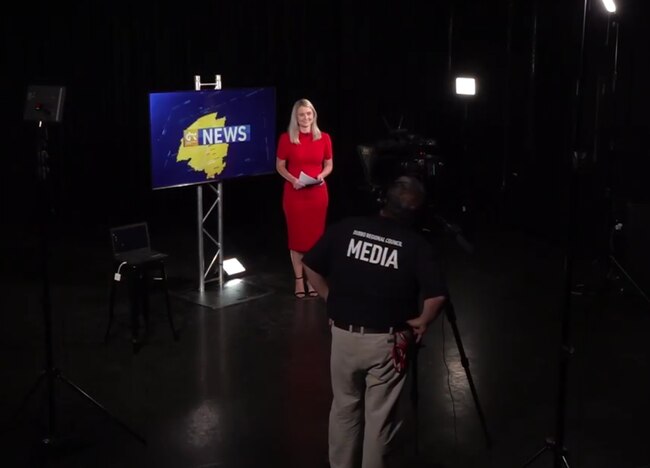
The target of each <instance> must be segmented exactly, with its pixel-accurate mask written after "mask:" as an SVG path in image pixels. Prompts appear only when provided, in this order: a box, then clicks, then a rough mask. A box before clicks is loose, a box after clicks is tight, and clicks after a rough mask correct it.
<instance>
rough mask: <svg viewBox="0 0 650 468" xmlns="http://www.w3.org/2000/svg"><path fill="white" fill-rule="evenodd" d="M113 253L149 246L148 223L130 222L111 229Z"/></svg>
mask: <svg viewBox="0 0 650 468" xmlns="http://www.w3.org/2000/svg"><path fill="white" fill-rule="evenodd" d="M111 242H112V244H113V253H114V254H122V253H126V252H130V251H132V250H138V249H148V248H149V230H148V229H147V223H138V224H130V225H128V226H120V227H116V228H113V229H111Z"/></svg>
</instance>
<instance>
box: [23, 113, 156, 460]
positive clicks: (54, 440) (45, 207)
mask: <svg viewBox="0 0 650 468" xmlns="http://www.w3.org/2000/svg"><path fill="white" fill-rule="evenodd" d="M37 140H38V143H37V155H38V167H37V170H38V174H37V175H38V182H39V192H40V193H39V195H40V198H41V200H42V206H41V210H42V212H41V213H40V237H41V239H40V241H41V265H40V267H41V282H42V309H43V323H44V328H45V333H44V334H45V368H44V369H43V371H42V372H41V374H40V376H39V377H38V379H37V380H36V382H35V383H34V385H33V386H32V388H31V389H30V390H29V392H28V393H27V394H26V395H25V397H24V399H23V401H22V403H21V405H20V406H19V408H18V410H17V412H16V414H15V416H14V418H13V419H14V421H15V420H17V419H18V417H19V415H20V414H21V413H22V412H23V410H24V409H25V407H26V405H27V403H28V402H29V400H30V399H31V397H32V396H33V395H34V394H35V393H36V391H37V390H38V389H39V388H40V386H41V385H42V384H43V383H45V385H46V391H47V402H46V403H47V416H48V427H47V434H46V435H45V437H43V439H42V443H43V445H44V447H45V448H47V449H52V450H56V449H59V448H62V445H63V442H62V440H63V439H62V438H59V434H58V431H57V401H56V396H55V382H57V381H61V382H63V383H64V384H66V385H67V386H68V387H70V388H72V389H73V390H74V391H75V392H76V393H78V394H79V395H81V396H82V397H83V398H85V399H86V400H88V401H89V402H90V403H92V404H93V405H94V406H95V407H96V408H98V409H99V410H101V411H102V412H103V413H104V414H105V415H106V416H108V417H109V418H110V419H111V421H113V422H114V423H116V424H117V425H118V426H120V427H121V428H122V429H124V430H125V431H126V432H128V433H129V434H131V435H132V436H133V437H135V438H136V439H137V440H138V441H139V442H141V443H142V444H144V445H146V440H145V439H144V437H142V436H141V435H140V434H138V433H137V432H135V431H134V430H132V429H131V428H130V427H129V426H127V425H126V424H125V423H124V422H122V421H121V420H119V419H118V418H116V417H115V416H113V415H112V414H111V413H110V412H109V411H108V410H107V409H106V408H105V407H104V406H103V405H102V404H101V403H99V402H98V401H97V400H96V399H94V398H93V397H92V396H90V395H89V394H88V393H87V392H86V391H85V390H83V389H82V388H81V387H80V386H79V385H77V384H75V383H74V382H73V381H71V380H70V379H68V378H67V377H66V376H65V374H63V372H62V371H61V370H60V369H59V368H58V367H57V366H56V364H55V362H54V357H53V354H54V353H53V336H52V335H53V334H52V301H51V298H50V278H49V272H48V270H49V256H50V247H49V235H50V232H49V231H50V229H49V225H50V222H51V216H52V211H53V210H52V207H51V206H50V203H49V200H51V193H50V192H51V183H52V182H51V180H50V166H49V159H50V156H49V154H48V133H47V127H46V126H45V123H43V122H39V128H38V138H37Z"/></svg>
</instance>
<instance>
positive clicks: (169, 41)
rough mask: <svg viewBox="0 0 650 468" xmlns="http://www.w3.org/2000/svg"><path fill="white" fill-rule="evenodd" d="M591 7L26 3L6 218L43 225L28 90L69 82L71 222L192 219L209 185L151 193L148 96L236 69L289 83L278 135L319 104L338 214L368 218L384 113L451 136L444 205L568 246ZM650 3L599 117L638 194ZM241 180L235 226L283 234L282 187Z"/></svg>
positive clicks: (243, 75) (11, 36) (59, 186)
mask: <svg viewBox="0 0 650 468" xmlns="http://www.w3.org/2000/svg"><path fill="white" fill-rule="evenodd" d="M590 3H591V5H590V21H592V23H593V26H591V27H590V28H589V30H588V32H589V38H588V45H587V48H586V50H587V60H586V62H587V65H586V68H585V74H587V73H592V72H593V70H594V69H600V68H601V66H602V64H601V57H600V56H601V55H603V54H606V53H607V50H605V49H606V48H604V47H601V46H598V45H594V44H598V41H602V35H603V31H604V30H603V27H604V26H603V24H606V23H607V19H606V18H605V17H603V15H602V14H600V11H599V10H597V7H600V2H595V1H591V2H590ZM582 6H583V2H582V1H580V0H575V1H572V2H546V1H541V0H538V1H534V0H529V1H514V0H511V1H509V0H500V1H495V2H483V1H478V0H473V1H470V0H455V1H452V0H444V1H437V2H399V3H397V4H393V5H388V6H386V7H380V6H379V5H378V4H377V3H376V2H370V1H358V2H347V1H342V0H341V1H314V2H295V1H288V0H279V1H275V2H258V1H253V0H242V1H238V2H223V1H216V2H209V3H207V2H206V3H205V4H199V5H193V6H192V8H191V12H189V13H188V12H186V11H185V9H181V8H180V7H179V6H178V5H172V4H168V5H155V6H151V7H149V8H145V7H142V6H131V7H130V8H129V9H126V8H124V7H122V6H118V5H116V4H111V3H109V4H106V3H104V4H98V5H92V6H91V5H90V4H87V3H81V2H73V4H72V5H68V6H63V5H58V4H57V5H54V4H52V3H47V4H44V5H39V6H38V7H35V6H32V5H22V6H18V8H19V9H20V8H22V11H18V12H17V13H14V14H12V15H4V16H3V18H2V34H3V36H2V37H3V38H2V61H3V67H2V68H3V70H11V72H10V73H5V74H4V76H3V77H2V82H3V86H2V107H3V111H2V128H3V130H4V132H5V141H6V142H8V145H7V146H6V147H5V148H6V149H5V151H3V153H4V155H3V166H4V171H3V174H2V192H1V196H2V209H3V212H4V213H6V214H7V217H8V219H17V220H21V219H22V220H25V219H29V218H30V216H31V215H30V214H29V213H30V212H31V211H30V209H29V207H30V203H32V202H30V199H31V200H33V199H34V196H35V195H34V194H35V191H34V189H33V188H34V185H35V177H34V167H33V166H34V164H35V163H34V156H33V145H32V144H31V141H32V140H33V133H34V129H33V126H30V125H29V124H27V123H25V122H22V111H23V106H24V95H25V89H26V86H27V85H28V84H53V85H65V86H66V87H67V98H66V103H65V118H64V123H63V124H62V125H60V126H57V127H52V129H51V140H52V155H53V157H52V159H53V169H54V170H55V173H56V182H55V186H56V187H55V196H54V199H55V200H56V204H57V205H58V210H59V212H60V214H61V216H62V217H65V218H66V219H69V220H71V221H75V220H89V221H91V223H93V224H96V225H99V226H102V227H104V226H107V225H111V224H116V223H120V222H125V221H130V220H132V219H138V218H148V217H162V216H167V217H169V216H174V217H176V218H178V219H179V220H180V221H181V222H183V223H189V224H191V223H192V219H193V216H194V205H193V204H194V192H193V190H191V189H172V190H165V191H157V192H152V191H151V190H150V189H149V166H148V164H149V161H148V158H149V143H148V130H149V129H148V114H147V113H148V101H147V99H148V97H147V93H148V92H151V91H170V90H185V89H192V88H193V76H194V75H196V74H200V75H202V76H203V78H204V79H210V78H211V77H212V76H213V75H214V74H215V73H220V74H222V76H223V82H224V86H226V87H230V86H231V87H246V86H275V87H276V90H277V128H278V130H281V129H283V128H284V127H285V126H286V124H287V120H288V116H289V111H290V108H291V105H292V103H293V102H294V101H295V100H296V99H298V98H300V97H308V98H309V99H311V100H312V101H313V102H314V103H315V105H316V107H317V109H318V112H319V122H320V124H321V127H322V128H323V129H325V130H326V131H329V132H330V133H331V134H332V136H333V139H334V145H335V155H336V159H335V172H334V174H333V175H332V177H331V182H330V187H331V217H332V218H338V217H340V216H343V215H345V214H348V213H349V212H354V211H358V210H362V209H364V205H362V204H360V203H357V200H358V199H359V198H360V197H362V195H361V191H360V187H362V186H363V185H364V181H363V172H362V170H361V166H360V164H359V161H358V159H357V155H356V153H355V146H356V145H357V144H359V143H361V142H372V141H375V140H377V139H380V138H383V137H385V135H386V127H385V123H384V121H386V122H388V123H389V124H390V125H397V123H398V122H399V121H400V119H401V120H402V122H403V126H405V127H407V128H408V129H409V130H411V131H412V132H415V133H417V134H421V135H425V136H429V137H432V138H435V139H436V140H437V141H438V144H439V149H440V153H441V154H443V155H444V157H445V159H446V161H447V162H448V165H449V167H450V168H453V171H450V172H449V174H450V175H449V180H447V181H445V183H444V184H443V186H444V187H445V190H446V192H445V191H443V192H442V193H441V194H439V196H442V197H448V198H449V199H450V200H462V202H464V203H467V204H468V205H469V206H470V207H471V208H472V210H473V212H474V214H475V216H476V218H480V219H490V220H503V221H508V222H510V223H512V224H513V225H514V226H518V227H523V228H526V229H530V230H532V231H535V232H538V233H541V234H544V235H551V236H553V235H554V233H553V231H554V230H555V231H557V230H558V229H557V227H556V226H557V224H556V223H555V219H556V218H558V217H561V213H562V209H563V203H564V200H565V185H564V184H565V181H564V167H565V165H564V163H565V161H566V155H567V151H568V150H569V148H570V146H571V139H572V138H571V136H572V133H571V132H572V122H573V119H574V109H575V108H574V107H573V106H574V101H573V99H572V89H573V86H574V82H575V77H576V74H577V71H578V67H577V64H578V57H579V54H578V52H579V43H580V26H581V14H582ZM646 10H647V6H645V5H643V2H642V1H640V0H635V1H630V2H626V5H625V7H621V14H620V22H621V24H622V26H621V35H620V49H619V74H618V84H617V90H616V94H615V95H612V94H607V96H605V97H604V98H603V100H604V101H607V102H606V103H605V104H603V107H601V109H602V108H607V109H611V113H610V114H609V115H611V117H607V118H605V117H604V116H602V115H601V118H602V119H603V120H602V122H600V123H599V124H598V125H599V126H600V127H605V126H606V127H607V138H608V139H612V141H613V142H610V141H609V140H608V142H607V144H606V145H604V146H603V145H601V153H603V154H604V153H605V150H604V149H602V148H604V147H607V148H610V147H611V148H612V149H613V150H614V152H615V153H616V158H615V159H614V160H613V157H612V158H610V159H609V160H608V164H612V165H614V166H616V169H615V173H616V181H617V184H618V185H619V186H620V187H621V190H620V192H623V190H622V188H623V187H624V188H625V189H626V190H627V191H628V192H627V193H625V194H624V195H623V193H621V196H624V197H632V196H633V197H636V198H643V197H644V196H646V194H647V192H646V191H645V190H646V189H645V186H646V185H645V184H643V183H642V182H640V181H639V177H638V176H639V173H640V172H641V171H642V170H644V169H647V163H645V162H639V160H640V158H639V154H640V153H642V152H643V151H645V150H644V145H643V140H642V135H644V134H647V125H648V124H647V119H645V116H644V110H645V108H646V107H645V105H646V104H647V100H648V92H647V91H646V90H645V89H644V76H645V74H646V72H647V60H646V56H647V54H646V51H647V46H645V45H643V46H642V45H641V44H642V39H643V38H647V33H646V31H645V29H644V28H643V22H642V20H641V18H647V17H648V16H647V11H646ZM450 39H451V41H450ZM594 41H595V42H594ZM647 42H648V41H646V43H647ZM595 63H598V64H599V65H598V66H596V65H595ZM466 72H469V73H474V74H476V75H477V77H478V79H479V94H478V96H476V98H475V99H473V100H472V101H471V102H470V103H469V104H468V108H467V120H466V121H463V116H464V107H463V103H462V102H461V101H459V100H458V99H457V98H456V97H455V96H454V95H453V93H452V92H451V90H452V87H451V81H452V78H453V77H454V76H455V75H456V74H457V73H466ZM590 76H593V74H592V75H590ZM587 81H588V82H586V84H585V94H584V102H583V103H582V104H581V105H583V106H585V112H586V113H588V114H589V115H590V117H588V118H584V122H583V123H584V124H585V128H584V129H583V130H581V132H580V133H581V137H582V138H584V139H585V140H586V141H592V142H593V141H594V139H593V138H592V136H593V133H594V128H592V127H589V125H587V124H586V123H587V122H592V123H593V122H594V121H595V120H594V118H593V117H592V114H593V101H594V95H595V94H594V93H595V90H596V89H597V86H596V84H594V81H593V80H592V81H589V80H587ZM590 106H591V107H590ZM600 137H602V138H605V137H604V136H602V134H601V136H600ZM464 143H466V144H467V152H466V153H465V154H464V155H463V154H461V153H462V151H461V148H462V147H463V144H464ZM586 146H588V145H586ZM588 149H590V148H588ZM607 153H608V154H609V151H607ZM602 159H603V160H605V159H606V158H605V156H603V157H602ZM641 159H642V158H641ZM598 161H599V163H598V164H600V159H599V160H598ZM644 161H647V158H645V159H644ZM602 164H605V163H602ZM594 167H597V169H592V172H593V173H594V174H597V175H588V176H586V178H587V179H588V180H587V181H586V182H585V183H584V184H583V186H588V187H591V188H590V189H589V190H587V192H588V195H589V196H592V195H594V194H595V196H600V195H601V194H602V185H603V184H604V182H603V177H604V176H603V171H604V169H602V165H594ZM608 171H609V169H608ZM590 174H591V173H590ZM225 185H226V189H227V192H226V193H227V201H228V203H227V204H226V206H227V215H228V216H230V217H232V218H233V219H239V218H238V217H239V216H240V214H241V213H240V212H242V211H245V212H246V213H247V215H248V217H249V218H250V219H252V222H254V223H261V224H269V225H270V226H272V227H273V226H281V211H280V208H279V200H280V188H281V183H280V181H279V178H278V177H276V176H264V177H260V178H256V180H237V181H228V182H227V183H226V184H225ZM461 187H462V193H459V192H460V191H461ZM563 187H564V188H563ZM459 203H460V202H459ZM280 235H281V233H280ZM557 235H558V234H557V232H556V233H555V236H556V237H557Z"/></svg>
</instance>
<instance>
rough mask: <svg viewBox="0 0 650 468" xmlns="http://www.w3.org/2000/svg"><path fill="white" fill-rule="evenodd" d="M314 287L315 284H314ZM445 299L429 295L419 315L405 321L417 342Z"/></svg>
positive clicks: (436, 316) (435, 316)
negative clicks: (411, 329)
mask: <svg viewBox="0 0 650 468" xmlns="http://www.w3.org/2000/svg"><path fill="white" fill-rule="evenodd" d="M312 284H313V283H312ZM314 287H316V286H315V285H314ZM319 293H320V291H319ZM446 299H447V298H446V297H445V296H438V297H429V298H427V299H425V300H424V303H423V304H422V313H421V314H420V316H419V317H416V318H414V319H411V320H407V321H406V323H408V324H409V325H410V326H411V327H412V328H413V333H415V341H416V342H417V343H419V342H420V341H421V340H422V336H424V333H425V332H426V331H427V327H428V326H429V324H430V323H431V322H433V321H434V320H435V319H437V318H438V315H440V312H442V308H443V306H444V304H445V300H446Z"/></svg>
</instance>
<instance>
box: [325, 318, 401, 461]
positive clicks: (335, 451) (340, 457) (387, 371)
mask: <svg viewBox="0 0 650 468" xmlns="http://www.w3.org/2000/svg"><path fill="white" fill-rule="evenodd" d="M331 329H332V350H331V356H330V370H331V378H332V393H333V400H332V408H331V411H330V419H329V459H330V467H331V468H357V467H359V466H361V467H362V468H385V467H393V466H400V461H401V453H400V452H401V447H400V445H402V442H403V441H401V440H400V439H401V438H400V437H398V436H399V435H400V430H401V429H403V424H404V411H403V409H404V408H403V403H404V401H403V399H400V394H401V392H402V388H403V387H404V382H405V377H406V375H405V374H406V372H402V373H398V372H397V371H396V370H395V368H394V367H393V362H392V349H393V339H394V335H391V334H362V333H352V332H349V331H346V330H341V329H340V328H337V327H334V326H332V327H331Z"/></svg>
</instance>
